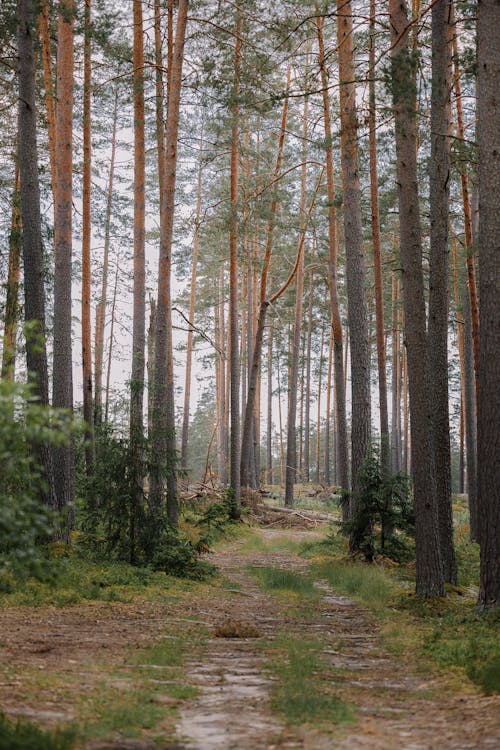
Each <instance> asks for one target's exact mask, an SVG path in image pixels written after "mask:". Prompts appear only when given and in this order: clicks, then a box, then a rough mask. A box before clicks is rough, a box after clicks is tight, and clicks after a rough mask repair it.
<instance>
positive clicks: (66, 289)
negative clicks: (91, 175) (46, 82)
mask: <svg viewBox="0 0 500 750" xmlns="http://www.w3.org/2000/svg"><path fill="white" fill-rule="evenodd" d="M73 20H74V6H73V0H66V2H63V3H62V5H61V11H60V15H59V20H58V26H57V29H58V42H57V118H56V133H55V142H56V162H55V173H56V178H55V185H56V197H55V225H54V236H55V247H54V249H55V270H54V358H53V370H54V379H53V398H52V405H53V406H55V407H62V408H65V409H69V410H70V411H71V410H72V409H73V372H72V368H73V361H72V335H71V254H72V198H73V188H72V176H73V76H74V72H73V71H74V50H73V45H74V42H73ZM21 180H22V176H21ZM54 479H55V488H56V495H57V503H58V508H59V510H60V511H61V512H63V513H64V514H65V518H64V520H63V526H62V530H61V533H62V536H63V537H64V538H69V532H70V530H71V528H72V526H73V522H74V486H73V480H74V466H73V451H72V448H71V446H65V447H62V448H57V449H56V450H55V453H54Z"/></svg>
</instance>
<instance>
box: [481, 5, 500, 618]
mask: <svg viewBox="0 0 500 750" xmlns="http://www.w3.org/2000/svg"><path fill="white" fill-rule="evenodd" d="M478 11H479V15H478V23H477V39H478V145H479V300H480V305H479V343H480V351H479V403H478V431H477V437H478V455H477V478H478V511H479V519H480V532H479V539H480V546H481V566H480V580H479V600H478V603H479V605H481V606H482V607H485V608H488V607H498V606H500V461H499V460H498V457H499V456H500V391H499V388H498V352H499V351H500V266H499V264H498V258H499V256H500V213H499V211H498V186H499V185H500V101H499V97H498V92H499V90H500V35H499V33H498V29H499V28H500V4H499V3H498V1H497V0H480V2H479V3H478Z"/></svg>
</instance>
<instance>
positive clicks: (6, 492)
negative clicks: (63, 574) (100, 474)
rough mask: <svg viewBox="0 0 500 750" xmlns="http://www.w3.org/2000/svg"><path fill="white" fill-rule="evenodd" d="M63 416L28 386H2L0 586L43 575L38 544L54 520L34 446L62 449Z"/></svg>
mask: <svg viewBox="0 0 500 750" xmlns="http://www.w3.org/2000/svg"><path fill="white" fill-rule="evenodd" d="M72 424H74V423H72V421H71V418H70V417H69V415H68V414H67V413H66V412H63V411H60V410H55V409H50V408H49V407H43V406H41V405H40V404H39V403H38V402H37V400H36V399H35V398H34V397H33V394H32V391H31V389H30V388H29V387H28V386H25V385H20V384H17V383H12V382H10V381H1V382H0V466H1V467H2V482H1V484H0V587H3V588H4V589H5V588H9V586H11V585H12V583H13V581H14V580H15V579H16V578H18V577H19V576H24V575H41V574H42V573H43V572H44V571H45V565H44V554H43V549H42V547H41V543H42V542H46V541H47V540H48V539H50V537H51V535H52V533H53V530H54V526H55V521H56V515H55V514H54V513H53V512H51V510H50V509H49V508H48V507H47V505H46V504H44V500H45V499H46V492H47V486H46V481H45V478H44V475H43V471H42V468H41V466H40V465H39V463H38V461H37V446H41V445H45V446H47V445H49V446H58V445H62V444H64V443H65V442H67V441H68V440H69V437H70V434H71V432H72V430H73V427H72Z"/></svg>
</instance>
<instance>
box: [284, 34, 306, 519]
mask: <svg viewBox="0 0 500 750" xmlns="http://www.w3.org/2000/svg"><path fill="white" fill-rule="evenodd" d="M308 68H309V46H308V47H307V48H306V64H305V75H306V77H307V74H308ZM308 111H309V106H308V100H307V97H306V98H305V99H304V112H303V117H302V167H301V179H300V235H301V240H302V238H303V236H304V234H305V231H306V227H307V223H308V222H307V215H306V190H307V165H306V159H307V117H308ZM303 303H304V252H303V251H302V253H301V258H300V261H299V266H298V269H297V286H296V292H295V320H294V326H293V337H292V351H291V356H292V359H291V368H290V380H289V382H288V422H287V441H286V472H285V506H287V507H290V508H291V507H292V506H293V501H294V498H293V488H294V484H295V482H296V479H297V389H298V382H299V357H300V338H301V336H300V334H301V330H302V309H303Z"/></svg>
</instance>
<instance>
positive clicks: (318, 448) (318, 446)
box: [316, 326, 325, 484]
mask: <svg viewBox="0 0 500 750" xmlns="http://www.w3.org/2000/svg"><path fill="white" fill-rule="evenodd" d="M324 341H325V329H324V327H323V326H321V344H320V347H319V377H318V422H317V425H318V427H317V430H316V484H319V480H320V459H321V386H322V383H323V345H324Z"/></svg>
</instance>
